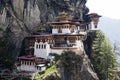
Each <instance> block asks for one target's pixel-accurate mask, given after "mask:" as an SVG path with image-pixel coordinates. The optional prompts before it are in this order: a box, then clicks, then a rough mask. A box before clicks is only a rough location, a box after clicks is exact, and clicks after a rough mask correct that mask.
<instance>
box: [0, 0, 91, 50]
mask: <svg viewBox="0 0 120 80" xmlns="http://www.w3.org/2000/svg"><path fill="white" fill-rule="evenodd" d="M86 1H87V0H0V30H2V31H1V32H0V33H1V36H2V35H3V34H2V33H8V34H10V36H12V39H13V40H12V42H13V44H15V45H16V51H19V50H20V47H21V43H22V40H23V38H24V37H25V36H28V35H30V34H32V33H33V32H34V31H36V30H38V29H39V28H40V27H44V26H45V25H46V22H50V21H54V20H55V17H56V16H57V15H58V13H59V12H61V11H65V12H67V13H69V14H71V15H73V16H74V17H77V18H79V19H81V20H82V19H83V18H85V16H84V15H86V14H87V13H88V11H89V10H88V8H87V7H86V6H85V3H86Z"/></svg>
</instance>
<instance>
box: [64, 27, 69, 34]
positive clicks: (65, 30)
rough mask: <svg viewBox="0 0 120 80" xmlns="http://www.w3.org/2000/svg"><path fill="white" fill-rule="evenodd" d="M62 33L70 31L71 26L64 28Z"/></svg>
mask: <svg viewBox="0 0 120 80" xmlns="http://www.w3.org/2000/svg"><path fill="white" fill-rule="evenodd" d="M62 33H64V34H66V33H70V29H69V28H63V29H62Z"/></svg>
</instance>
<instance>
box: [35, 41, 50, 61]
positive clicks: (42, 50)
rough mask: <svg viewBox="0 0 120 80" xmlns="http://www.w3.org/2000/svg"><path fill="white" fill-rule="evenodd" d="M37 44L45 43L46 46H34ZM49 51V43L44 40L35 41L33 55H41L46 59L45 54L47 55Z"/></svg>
mask: <svg viewBox="0 0 120 80" xmlns="http://www.w3.org/2000/svg"><path fill="white" fill-rule="evenodd" d="M37 45H45V46H46V48H36V46H37ZM49 53H50V45H49V44H48V43H47V42H45V43H43V42H39V43H38V42H35V46H34V55H35V56H36V57H41V58H45V59H47V56H48V55H49Z"/></svg>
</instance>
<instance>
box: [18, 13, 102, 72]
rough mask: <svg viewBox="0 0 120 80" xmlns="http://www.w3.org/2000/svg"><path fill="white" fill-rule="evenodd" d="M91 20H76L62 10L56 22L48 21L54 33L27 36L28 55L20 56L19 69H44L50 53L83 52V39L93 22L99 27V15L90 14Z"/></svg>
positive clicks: (43, 32)
mask: <svg viewBox="0 0 120 80" xmlns="http://www.w3.org/2000/svg"><path fill="white" fill-rule="evenodd" d="M88 16H89V19H90V22H85V21H74V20H72V16H70V15H68V14H67V13H65V12H61V13H60V14H59V16H58V17H57V18H56V19H57V21H56V22H48V23H47V24H48V25H49V26H51V28H52V33H45V31H44V30H43V29H41V30H40V32H36V33H35V34H33V35H31V36H29V37H26V38H25V49H24V50H25V52H26V54H27V55H26V56H20V57H18V59H19V62H20V66H18V69H19V70H21V71H22V70H23V71H44V70H45V69H46V66H45V61H46V60H47V59H49V58H50V56H49V54H50V53H56V54H61V53H62V52H63V51H65V50H72V51H75V52H77V51H80V52H81V53H83V51H84V47H83V42H82V41H83V40H84V39H85V37H86V35H87V32H88V31H90V30H91V29H92V23H93V24H94V26H95V28H97V24H98V19H99V17H100V16H99V15H97V14H96V13H92V14H89V15H88Z"/></svg>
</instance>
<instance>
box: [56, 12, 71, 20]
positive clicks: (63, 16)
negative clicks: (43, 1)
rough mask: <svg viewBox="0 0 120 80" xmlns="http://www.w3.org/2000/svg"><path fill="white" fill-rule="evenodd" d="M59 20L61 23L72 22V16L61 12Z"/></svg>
mask: <svg viewBox="0 0 120 80" xmlns="http://www.w3.org/2000/svg"><path fill="white" fill-rule="evenodd" d="M57 19H58V20H59V21H60V22H65V21H69V20H72V16H71V15H68V14H67V13H66V12H64V11H63V12H60V13H59V16H58V17H57Z"/></svg>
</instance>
